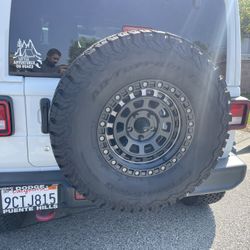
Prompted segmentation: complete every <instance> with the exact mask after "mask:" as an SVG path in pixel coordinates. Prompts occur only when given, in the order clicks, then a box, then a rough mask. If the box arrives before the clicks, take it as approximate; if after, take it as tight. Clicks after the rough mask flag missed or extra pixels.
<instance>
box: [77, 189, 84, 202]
mask: <svg viewBox="0 0 250 250" xmlns="http://www.w3.org/2000/svg"><path fill="white" fill-rule="evenodd" d="M75 200H86V197H85V196H84V195H83V194H80V193H79V192H77V191H76V190H75Z"/></svg>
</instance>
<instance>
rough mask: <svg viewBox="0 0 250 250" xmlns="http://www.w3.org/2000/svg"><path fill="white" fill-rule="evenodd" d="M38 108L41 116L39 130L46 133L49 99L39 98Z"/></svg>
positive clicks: (47, 129)
mask: <svg viewBox="0 0 250 250" xmlns="http://www.w3.org/2000/svg"><path fill="white" fill-rule="evenodd" d="M40 109H41V117H42V127H41V130H42V132H43V133H44V134H48V133H49V110H50V99H48V98H42V99H41V100H40Z"/></svg>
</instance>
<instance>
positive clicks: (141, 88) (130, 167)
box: [97, 80, 195, 177]
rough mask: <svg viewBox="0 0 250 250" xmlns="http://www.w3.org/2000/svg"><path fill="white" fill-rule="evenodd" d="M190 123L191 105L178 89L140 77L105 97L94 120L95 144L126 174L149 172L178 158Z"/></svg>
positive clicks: (190, 131) (187, 139)
mask: <svg viewBox="0 0 250 250" xmlns="http://www.w3.org/2000/svg"><path fill="white" fill-rule="evenodd" d="M194 126H195V123H194V114H193V109H192V107H191V105H190V102H189V100H188V98H187V96H186V95H185V94H184V93H183V92H182V91H180V90H179V89H177V88H176V87H175V86H173V85H172V84H170V83H167V82H164V81H160V80H145V81H139V82H134V83H132V84H130V85H129V86H126V87H124V88H122V89H121V90H120V91H118V92H117V93H115V95H113V96H112V97H111V98H110V99H109V101H108V102H107V103H106V105H105V107H104V108H103V110H102V112H101V115H100V118H99V123H98V129H97V136H98V145H99V149H100V152H101V154H102V156H103V157H104V158H105V160H106V161H107V162H108V164H109V166H111V167H112V168H114V169H116V170H118V171H119V172H121V173H123V174H125V175H129V176H136V177H145V176H152V175H155V174H160V173H163V172H165V171H166V170H168V169H169V168H171V167H173V166H174V165H175V164H176V163H177V162H178V161H179V160H180V159H181V158H182V156H183V155H184V154H185V153H186V152H187V150H188V148H189V146H190V144H191V141H192V138H193V133H194ZM183 128H184V129H183Z"/></svg>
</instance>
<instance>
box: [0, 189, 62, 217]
mask: <svg viewBox="0 0 250 250" xmlns="http://www.w3.org/2000/svg"><path fill="white" fill-rule="evenodd" d="M1 197H2V213H3V214H7V213H19V212H28V211H36V210H46V209H56V208H58V185H57V184H53V185H28V186H17V187H6V188H1Z"/></svg>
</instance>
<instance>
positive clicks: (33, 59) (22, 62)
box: [13, 38, 42, 69]
mask: <svg viewBox="0 0 250 250" xmlns="http://www.w3.org/2000/svg"><path fill="white" fill-rule="evenodd" d="M13 59H14V65H15V66H16V68H17V69H34V68H38V69H40V68H41V65H42V57H41V53H39V52H38V51H37V50H36V48H35V46H34V44H33V42H32V41H31V39H29V41H28V42H27V43H26V42H25V40H21V39H20V38H19V39H18V41H17V51H16V52H15V54H14V56H13Z"/></svg>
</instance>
